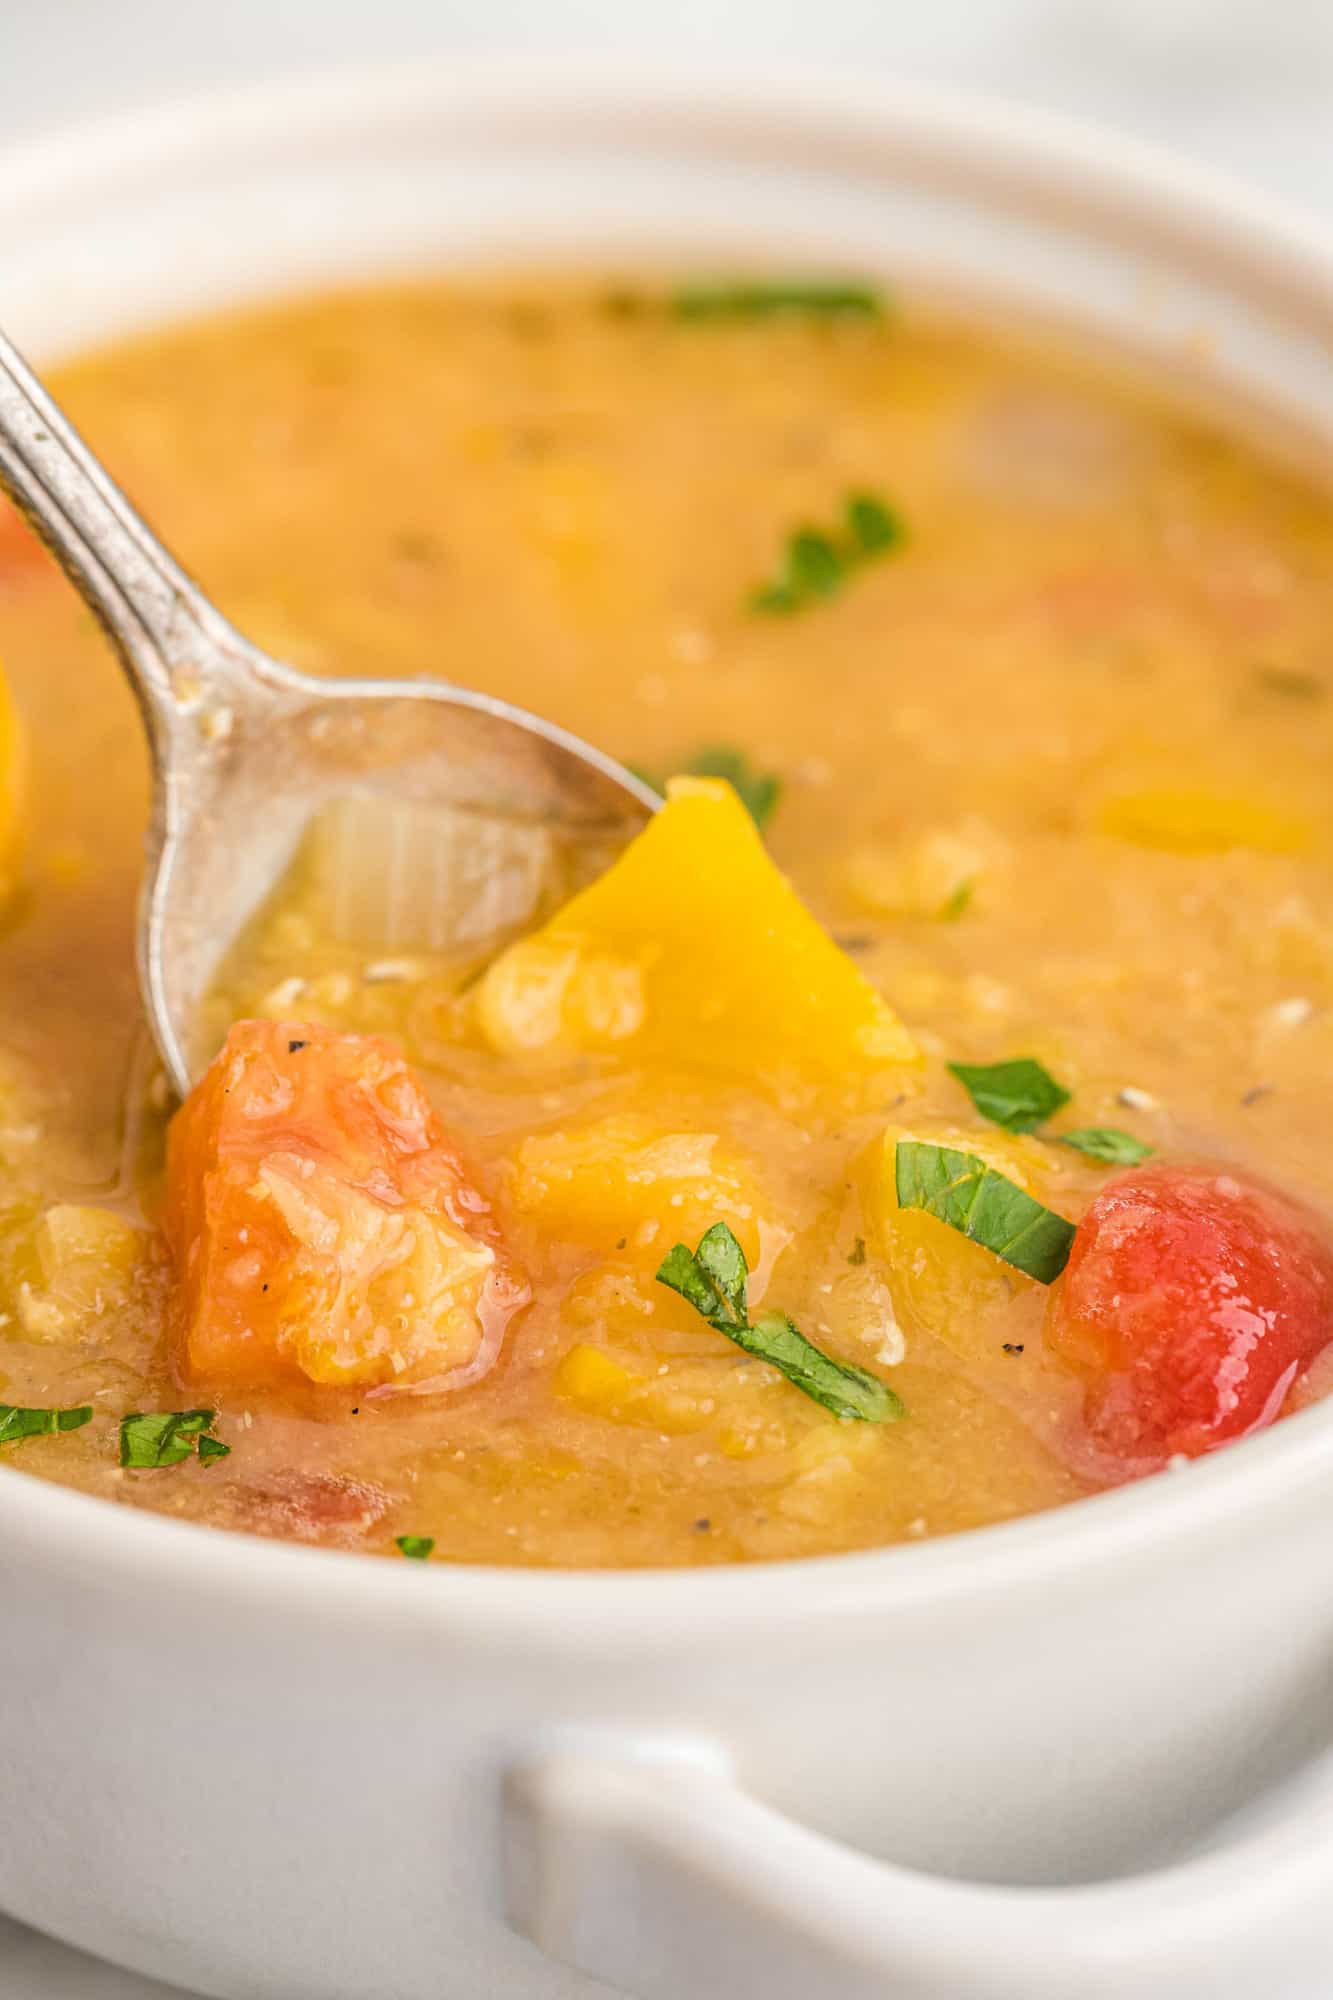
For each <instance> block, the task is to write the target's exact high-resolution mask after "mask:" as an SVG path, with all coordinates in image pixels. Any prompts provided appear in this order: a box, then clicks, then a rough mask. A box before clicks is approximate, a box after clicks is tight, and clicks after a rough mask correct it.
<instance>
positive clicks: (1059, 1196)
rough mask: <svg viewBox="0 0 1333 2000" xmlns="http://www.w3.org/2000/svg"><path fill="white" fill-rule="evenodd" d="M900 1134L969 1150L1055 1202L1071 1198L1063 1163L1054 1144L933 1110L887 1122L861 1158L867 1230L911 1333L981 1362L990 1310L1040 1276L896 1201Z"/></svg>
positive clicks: (988, 1348) (991, 1340) (990, 1341)
mask: <svg viewBox="0 0 1333 2000" xmlns="http://www.w3.org/2000/svg"><path fill="white" fill-rule="evenodd" d="M900 1139H919V1140H925V1141H926V1142H927V1143H929V1144H930V1145H933V1146H951V1147H953V1148H955V1149H956V1150H957V1151H959V1152H963V1153H975V1154H976V1155H977V1156H978V1158H980V1159H982V1160H984V1161H985V1162H986V1165H987V1166H988V1167H993V1168H994V1169H995V1171H996V1172H997V1173H1001V1174H1004V1175H1005V1176H1006V1177H1007V1178H1008V1179H1009V1180H1011V1181H1014V1182H1015V1183H1016V1184H1017V1185H1018V1186H1019V1187H1021V1188H1023V1189H1024V1190H1025V1191H1026V1192H1027V1193H1029V1194H1031V1195H1033V1196H1034V1197H1035V1198H1036V1199H1037V1200H1038V1201H1041V1202H1044V1203H1046V1204H1047V1206H1049V1207H1052V1208H1055V1209H1057V1210H1058V1209H1060V1208H1061V1207H1062V1205H1063V1203H1064V1201H1065V1200H1066V1199H1067V1196H1065V1194H1064V1193H1063V1190H1062V1187H1061V1180H1062V1177H1063V1175H1064V1173H1065V1171H1066V1169H1065V1167H1064V1163H1063V1162H1062V1161H1060V1160H1058V1159H1057V1158H1056V1157H1055V1153H1056V1149H1055V1148H1054V1147H1051V1146H1045V1145H1043V1144H1042V1142H1041V1141H1040V1140H1039V1139H1035V1138H1032V1137H1029V1136H1027V1135H1026V1134H1019V1133H1008V1132H1000V1131H997V1130H996V1129H995V1128H994V1127H992V1126H986V1127H983V1128H980V1129H977V1128H973V1127H970V1126H968V1127H963V1126H957V1125H945V1124H942V1123H937V1122H936V1121H934V1120H923V1121H922V1122H921V1123H919V1124H916V1125H913V1126H910V1127H909V1126H903V1125H891V1126H890V1127H889V1129H888V1131H887V1132H885V1134H884V1136H883V1138H882V1139H878V1140H876V1142H875V1143H874V1145H873V1146H871V1147H870V1148H869V1149H868V1151H867V1153H866V1155H865V1157H864V1159H863V1161H862V1177H861V1207H862V1213H863V1215H864V1218H865V1224H866V1237H867V1239H868V1241H869V1243H870V1245H871V1248H872V1249H873V1250H874V1251H875V1252H876V1253H877V1255H878V1256H880V1257H882V1258H883V1260H884V1262H885V1264H886V1265H887V1266H888V1283H889V1291H890V1293H891V1295H892V1299H893V1305H894V1310H895V1312H896V1313H897V1315H898V1317H899V1320H900V1321H901V1324H902V1327H903V1330H904V1332H905V1333H906V1335H907V1338H908V1341H909V1343H910V1342H911V1339H912V1337H913V1335H914V1334H915V1333H918V1332H920V1333H926V1334H929V1335H931V1336H932V1337H933V1338H934V1339H936V1340H938V1341H940V1342H941V1344H942V1345H943V1346H945V1347H948V1348H950V1349H952V1350H953V1352H954V1353H956V1354H959V1355H961V1356H962V1357H963V1358H964V1359H965V1360H968V1361H971V1362H975V1363H977V1364H982V1363H984V1362H985V1361H987V1360H988V1359H991V1358H993V1356H994V1353H995V1350H996V1346H997V1340H998V1338H999V1337H1000V1336H997V1334H996V1331H995V1323H996V1319H997V1316H1000V1315H1002V1314H1003V1313H1004V1312H1005V1311H1006V1309H1007V1307H1008V1302H1009V1300H1010V1298H1011V1297H1012V1295H1013V1292H1014V1289H1015V1287H1016V1286H1018V1287H1021V1286H1027V1285H1030V1286H1032V1287H1033V1288H1034V1290H1035V1289H1037V1287H1036V1281H1035V1280H1034V1279H1031V1278H1025V1277H1024V1276H1023V1274H1022V1273H1021V1272H1018V1271H1015V1270H1013V1269H1012V1267H1011V1266H1009V1265H1007V1264H1003V1263H1001V1261H1000V1259H999V1258H998V1257H995V1256H993V1255H992V1254H991V1252H990V1251H989V1250H987V1249H985V1248H984V1247H983V1246H982V1245H981V1244H979V1243H973V1242H970V1241H969V1240H968V1238H967V1237H966V1236H962V1235H960V1234H959V1232H958V1231H957V1230H956V1229H950V1228H949V1226H948V1224H947V1223H944V1222H940V1221H939V1220H938V1219H937V1218H936V1217H935V1216H933V1215H927V1214H925V1213H924V1212H923V1211H922V1210H921V1209H916V1208H900V1207H899V1206H898V1189H897V1172H896V1159H897V1151H898V1141H899V1140H900Z"/></svg>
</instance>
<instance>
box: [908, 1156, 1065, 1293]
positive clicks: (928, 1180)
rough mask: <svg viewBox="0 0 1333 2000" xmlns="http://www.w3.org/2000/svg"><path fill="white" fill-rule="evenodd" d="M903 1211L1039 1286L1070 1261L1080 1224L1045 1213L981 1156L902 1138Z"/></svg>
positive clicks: (1044, 1209)
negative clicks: (930, 1220)
mask: <svg viewBox="0 0 1333 2000" xmlns="http://www.w3.org/2000/svg"><path fill="white" fill-rule="evenodd" d="M894 1170H895V1178H896V1183H897V1191H898V1205H899V1207H900V1208H919V1209H921V1210H923V1211H924V1213H925V1214H927V1215H933V1216H935V1217H936V1218H937V1219H938V1220H939V1221H940V1222H947V1223H948V1225H949V1227H950V1229H956V1230H958V1232H959V1234H960V1235H962V1236H966V1237H968V1238H969V1239H970V1241H972V1242H973V1243H980V1244H981V1246H982V1248H983V1249H986V1250H991V1251H993V1252H994V1254H995V1255H996V1256H997V1257H1002V1258H1003V1259H1004V1261H1005V1263H1006V1264H1012V1265H1013V1266H1014V1268H1015V1270H1018V1271H1023V1272H1025V1273H1026V1274H1027V1276H1028V1277H1029V1278H1035V1279H1036V1280H1037V1281H1038V1283H1039V1284H1042V1285H1049V1284H1052V1283H1053V1282H1054V1281H1055V1279H1056V1278H1058V1277H1059V1275H1060V1273H1061V1271H1063V1270H1064V1267H1065V1265H1066V1264H1067V1263H1068V1261H1069V1251H1070V1246H1071V1244H1072V1243H1073V1241H1074V1225H1073V1223H1072V1222H1066V1220H1065V1218H1064V1217H1063V1216H1062V1215H1057V1214H1056V1213H1055V1212H1054V1210H1053V1209H1049V1208H1043V1206H1042V1204H1041V1203H1040V1202H1039V1201H1034V1200H1033V1198H1032V1196H1031V1195H1030V1194H1027V1193H1026V1192H1025V1191H1024V1190H1023V1189H1022V1188H1021V1187H1019V1186H1017V1184H1016V1183H1015V1182H1013V1181H1011V1180H1008V1179H1007V1178H1006V1177H1005V1175H1004V1174H999V1173H996V1171H995V1169H994V1167H988V1166H987V1164H986V1162H985V1161H984V1160H983V1159H980V1158H979V1157H978V1155H977V1154H976V1153H963V1152H959V1151H957V1150H956V1149H955V1148H954V1147H952V1146H933V1145H927V1144H926V1143H924V1142H923V1141H921V1140H917V1139H900V1140H899V1141H898V1146H897V1152H896V1155H895V1161H894Z"/></svg>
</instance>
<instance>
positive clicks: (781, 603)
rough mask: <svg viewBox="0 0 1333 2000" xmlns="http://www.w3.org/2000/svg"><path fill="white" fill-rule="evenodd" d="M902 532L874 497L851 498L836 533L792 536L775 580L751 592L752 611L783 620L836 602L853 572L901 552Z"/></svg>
mask: <svg viewBox="0 0 1333 2000" xmlns="http://www.w3.org/2000/svg"><path fill="white" fill-rule="evenodd" d="M906 532H907V531H906V529H905V528H904V526H903V522H902V519H901V517H900V516H899V515H898V514H896V513H895V512H894V510H893V509H892V508H891V507H889V506H888V505H887V504H886V503H885V502H884V501H883V500H881V499H879V498H878V496H877V495H875V494H873V493H849V494H848V495H847V498H846V499H845V501H844V502H843V518H842V525H841V527H840V528H837V529H833V530H831V531H828V532H826V531H825V530H823V529H821V528H813V527H809V526H805V527H800V528H796V529H794V530H793V531H792V533H791V534H790V535H789V536H788V537H787V542H786V546H785V548H784V551H783V556H782V562H781V566H780V568H779V570H778V574H777V575H776V577H774V578H773V580H772V581H771V582H769V583H764V584H761V585H760V586H759V587H758V589H757V590H754V591H752V592H751V594H750V597H749V606H750V609H751V610H752V611H759V612H764V613H766V614H768V615H770V616H775V617H782V618H785V617H787V616H789V615H790V614H791V613H792V612H795V611H804V610H806V609H808V608H809V606H811V605H812V604H817V603H818V602H819V600H820V599H821V598H826V597H833V596H836V594H837V593H838V592H839V591H840V590H841V589H842V587H843V585H844V584H845V583H846V582H847V581H848V579H849V578H850V577H851V576H852V575H853V574H854V573H855V572H856V571H857V570H859V569H863V568H864V567H865V565H866V564H867V563H872V562H878V561H879V560H880V559H881V558H882V557H884V556H887V555H890V554H892V552H893V551H894V550H895V549H897V548H900V547H901V545H902V543H903V542H904V541H905V540H906Z"/></svg>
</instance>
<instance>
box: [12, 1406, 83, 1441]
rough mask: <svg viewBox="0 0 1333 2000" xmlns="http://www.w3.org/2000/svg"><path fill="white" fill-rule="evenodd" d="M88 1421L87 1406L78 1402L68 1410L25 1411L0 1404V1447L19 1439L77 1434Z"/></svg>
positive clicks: (21, 1407)
mask: <svg viewBox="0 0 1333 2000" xmlns="http://www.w3.org/2000/svg"><path fill="white" fill-rule="evenodd" d="M92 1420H93V1406H92V1404H91V1403H79V1404H78V1405H76V1407H75V1408H73V1409H70V1410H43V1409H25V1408H24V1407H23V1406H22V1405H21V1404H18V1403H0V1444H17V1443H18V1441H19V1440H20V1438H36V1437H58V1436H59V1435H60V1434H61V1432H62V1431H81V1430H82V1429H83V1426H84V1425H85V1424H90V1423H91V1422H92Z"/></svg>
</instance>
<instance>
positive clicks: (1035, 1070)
mask: <svg viewBox="0 0 1333 2000" xmlns="http://www.w3.org/2000/svg"><path fill="white" fill-rule="evenodd" d="M947 1067H948V1070H949V1074H950V1075H951V1076H956V1077H957V1078H958V1081H959V1082H960V1083H961V1084H962V1086H963V1089H964V1090H965V1091H966V1092H967V1094H968V1096H969V1097H970V1098H971V1100H972V1102H973V1104H974V1105H975V1106H976V1108H977V1110H978V1111H979V1112H980V1113H981V1115H982V1117H983V1118H989V1120H990V1122H991V1124H992V1125H1001V1126H1003V1128H1004V1130H1005V1131H1006V1132H1032V1131H1034V1130H1035V1129H1036V1127H1037V1126H1038V1125H1041V1124H1044V1123H1045V1121H1046V1120H1047V1119H1048V1118H1049V1117H1051V1116H1052V1115H1053V1113H1055V1112H1057V1111H1058V1110H1059V1109H1060V1107H1061V1105H1062V1104H1068V1102H1069V1092H1068V1091H1067V1090H1066V1089H1065V1088H1064V1086H1063V1084H1059V1083H1057V1082H1056V1080H1055V1078H1054V1077H1053V1076H1052V1075H1051V1073H1050V1071H1049V1070H1046V1069H1043V1068H1042V1066H1041V1064H1040V1063H1039V1062H1034V1061H1033V1059H1032V1057H1031V1056H1018V1057H1016V1058H1015V1059H1014V1061H1012V1062H998V1063H952V1062H951V1063H949V1064H948V1065H947Z"/></svg>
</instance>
